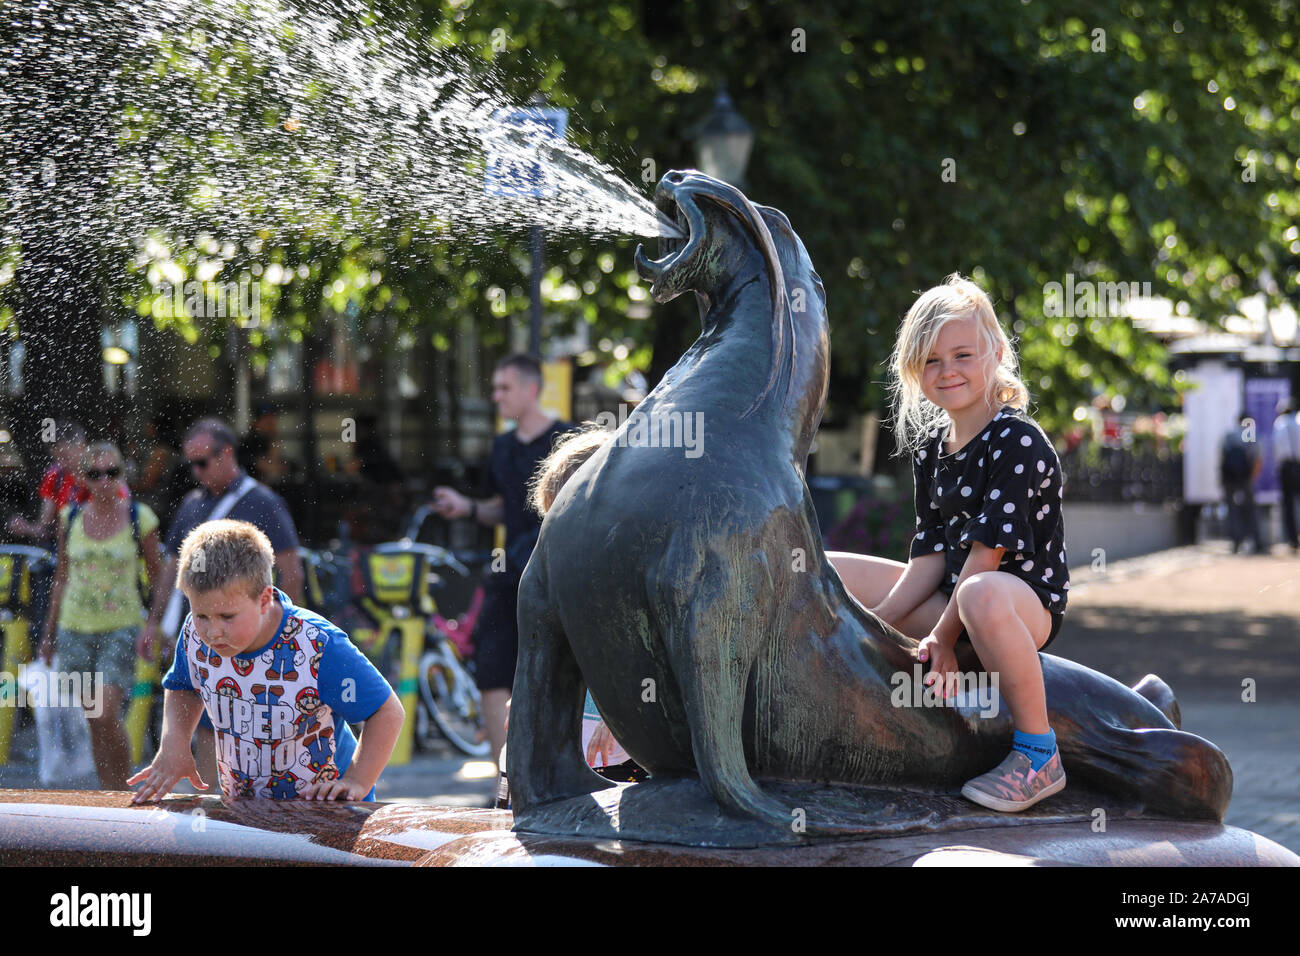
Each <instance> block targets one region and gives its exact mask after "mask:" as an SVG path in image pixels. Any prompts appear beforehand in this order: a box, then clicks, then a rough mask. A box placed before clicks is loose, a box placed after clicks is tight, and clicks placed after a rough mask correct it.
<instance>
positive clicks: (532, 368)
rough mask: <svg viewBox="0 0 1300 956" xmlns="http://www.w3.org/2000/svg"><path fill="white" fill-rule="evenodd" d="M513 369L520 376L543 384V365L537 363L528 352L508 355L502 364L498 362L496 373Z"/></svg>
mask: <svg viewBox="0 0 1300 956" xmlns="http://www.w3.org/2000/svg"><path fill="white" fill-rule="evenodd" d="M507 368H513V369H514V370H515V371H517V372H518V373H519V374H520V375H522V376H525V377H526V378H528V379H529V380H531V381H534V382H536V383H537V384H538V385H540V384H542V363H541V362H539V361H537V359H535V358H533V357H532V356H531V355H529V354H528V353H527V352H516V353H515V354H514V355H507V356H506V357H505V358H503V359H502V360H501V361H500V362H497V367H496V371H498V372H500V371H502V370H503V369H507Z"/></svg>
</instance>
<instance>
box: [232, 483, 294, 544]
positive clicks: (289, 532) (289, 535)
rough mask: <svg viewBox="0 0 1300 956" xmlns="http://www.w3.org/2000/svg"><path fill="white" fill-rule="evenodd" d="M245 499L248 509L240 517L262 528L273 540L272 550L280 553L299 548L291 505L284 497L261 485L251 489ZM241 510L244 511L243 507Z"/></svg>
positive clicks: (269, 539)
mask: <svg viewBox="0 0 1300 956" xmlns="http://www.w3.org/2000/svg"><path fill="white" fill-rule="evenodd" d="M244 501H246V502H247V503H248V509H247V512H244V513H242V514H241V516H240V517H241V518H242V520H244V521H249V522H251V523H252V524H255V525H257V527H258V528H260V529H261V530H262V533H263V534H265V535H266V537H267V540H268V541H270V542H271V550H272V551H274V552H275V553H276V554H279V553H280V552H282V551H296V550H297V549H298V532H297V531H296V530H295V529H294V526H293V516H292V515H290V514H289V506H288V505H286V504H285V503H284V499H283V498H281V497H280V496H279V495H277V494H276V493H275V492H274V491H271V490H270V489H269V488H263V487H259V488H255V489H253V490H252V491H250V492H249V493H248V495H247V497H246V498H245V499H244ZM240 503H241V504H243V503H244V502H240ZM240 510H241V512H243V509H240Z"/></svg>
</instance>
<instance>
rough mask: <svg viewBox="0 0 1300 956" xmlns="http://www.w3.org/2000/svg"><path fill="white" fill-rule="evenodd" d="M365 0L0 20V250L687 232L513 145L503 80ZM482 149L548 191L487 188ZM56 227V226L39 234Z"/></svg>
mask: <svg viewBox="0 0 1300 956" xmlns="http://www.w3.org/2000/svg"><path fill="white" fill-rule="evenodd" d="M409 31H410V28H409V26H407V25H403V24H401V23H399V22H397V21H379V20H377V19H376V18H375V16H374V14H373V13H372V12H370V11H369V10H367V9H366V8H365V7H364V6H362V5H361V4H360V3H359V2H358V0H338V2H337V5H336V8H335V10H334V12H333V13H332V14H331V13H325V12H319V11H318V10H317V8H316V7H315V6H313V7H310V8H309V7H308V6H306V5H305V0H304V5H302V6H298V5H296V4H295V3H294V2H291V0H121V2H119V3H118V4H116V5H112V6H108V7H106V8H104V11H103V13H102V14H100V13H98V12H97V15H96V16H95V17H93V18H92V17H91V16H89V15H88V14H87V12H86V11H85V9H84V8H81V7H79V6H78V5H77V4H75V3H69V2H62V3H60V2H59V0H5V2H4V4H3V6H0V157H3V159H2V160H0V161H3V162H5V163H6V164H7V168H6V171H7V172H8V173H10V175H9V176H8V177H7V181H6V184H5V187H4V189H3V192H2V193H0V201H3V207H4V215H3V219H2V220H0V251H2V250H3V248H6V247H14V246H16V245H18V244H24V245H31V244H33V243H69V244H73V243H76V244H82V245H86V244H92V245H99V246H111V247H123V248H125V247H134V248H136V249H139V250H141V252H140V257H141V258H140V259H139V263H144V262H147V261H148V260H149V259H150V258H151V256H153V254H154V253H156V252H158V250H162V252H166V247H167V245H168V244H170V243H186V242H200V243H201V242H207V243H208V244H210V245H213V246H214V247H220V248H229V247H230V246H231V244H244V245H246V246H247V247H248V248H250V249H254V248H257V247H259V246H260V244H261V243H262V242H263V241H271V242H288V241H293V239H294V238H296V237H307V238H310V239H313V240H317V241H319V240H322V239H324V240H334V241H337V242H339V243H347V242H349V241H352V240H354V239H356V238H357V237H365V236H376V235H391V234H393V233H395V232H398V231H406V232H409V233H410V234H411V235H412V236H417V237H419V236H423V237H425V238H435V239H436V238H445V239H448V240H452V241H457V242H471V243H472V242H479V241H485V240H486V239H488V238H489V237H491V236H492V234H493V233H494V232H498V231H500V230H502V229H518V228H520V227H524V226H529V225H540V226H544V227H546V228H547V229H548V230H552V231H555V232H561V233H581V234H583V235H588V236H613V235H620V234H628V233H631V234H635V235H642V236H654V235H660V234H676V235H678V236H680V232H679V231H678V230H677V228H676V226H675V225H674V224H672V223H671V222H668V221H667V220H665V219H663V218H661V217H659V216H658V215H657V213H656V211H655V209H654V206H653V204H652V203H651V202H650V201H649V200H648V199H647V198H646V197H645V196H644V195H643V194H642V193H641V192H640V191H639V190H638V189H637V188H636V187H635V186H634V185H632V184H631V183H630V182H628V180H627V179H626V178H624V177H623V176H621V175H620V174H619V173H618V172H617V171H616V170H615V169H613V168H612V167H611V166H610V165H608V164H606V163H603V162H601V161H600V160H598V159H596V158H594V157H593V156H591V155H590V154H588V153H586V152H585V151H583V150H581V149H579V148H578V147H577V146H576V145H574V144H573V143H570V142H567V141H552V142H549V143H546V144H544V145H542V146H538V145H537V144H535V143H533V142H530V141H529V140H528V138H526V137H512V136H510V135H503V131H502V129H501V126H500V124H499V123H498V122H497V121H496V120H495V119H494V118H493V114H494V113H495V112H496V111H498V110H499V109H501V108H502V107H507V106H510V105H511V103H510V98H509V97H508V96H507V95H506V94H505V93H504V92H503V89H502V84H501V82H500V80H499V79H498V77H497V76H496V74H495V73H494V71H493V69H492V68H491V67H490V66H488V65H485V64H484V63H483V62H482V61H481V60H478V59H476V58H475V57H473V56H471V55H469V54H468V53H466V52H464V51H461V50H457V49H454V48H443V49H439V48H438V47H436V46H435V45H434V44H433V43H432V42H430V40H429V38H427V37H424V38H421V37H419V36H417V35H415V34H414V33H413V32H409ZM489 152H492V153H493V154H494V155H496V156H498V157H500V158H501V159H502V160H503V161H506V162H509V163H513V164H527V163H534V164H536V165H537V166H538V167H539V168H540V169H542V170H543V172H544V175H545V181H546V183H547V186H548V189H547V194H546V195H545V196H540V197H535V198H534V197H528V198H524V197H506V196H494V195H490V194H489V193H488V192H487V191H485V188H484V175H485V163H486V161H487V156H488V154H489ZM51 223H53V224H55V226H56V228H55V229H53V230H51V229H50V228H49V227H50V224H51Z"/></svg>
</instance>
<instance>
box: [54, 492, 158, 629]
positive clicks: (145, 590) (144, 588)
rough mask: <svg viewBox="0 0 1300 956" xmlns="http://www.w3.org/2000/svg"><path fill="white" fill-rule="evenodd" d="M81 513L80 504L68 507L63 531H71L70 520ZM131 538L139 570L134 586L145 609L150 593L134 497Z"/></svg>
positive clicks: (147, 605) (138, 507) (138, 511)
mask: <svg viewBox="0 0 1300 956" xmlns="http://www.w3.org/2000/svg"><path fill="white" fill-rule="evenodd" d="M80 513H81V504H80V503H78V504H74V505H73V506H72V507H71V508H69V509H68V524H67V528H66V529H65V532H66V533H67V534H71V533H72V522H74V521H76V520H77V515H78V514H80ZM131 540H132V541H134V542H135V554H136V558H137V559H138V560H137V562H136V563H137V564H138V565H139V571H138V573H137V574H136V578H135V586H136V590H137V591H138V592H139V593H140V603H141V605H143V606H144V607H145V608H146V609H148V607H149V598H150V597H151V596H152V595H151V589H150V584H151V583H152V582H150V581H149V573H148V566H147V565H146V564H145V562H144V546H143V545H142V544H141V542H140V505H139V504H138V503H136V501H135V500H134V499H132V501H131Z"/></svg>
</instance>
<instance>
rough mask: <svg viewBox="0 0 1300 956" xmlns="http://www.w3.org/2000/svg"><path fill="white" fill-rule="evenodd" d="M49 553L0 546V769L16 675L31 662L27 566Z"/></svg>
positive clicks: (13, 711)
mask: <svg viewBox="0 0 1300 956" xmlns="http://www.w3.org/2000/svg"><path fill="white" fill-rule="evenodd" d="M49 556H50V555H49V552H47V551H43V550H41V549H40V548H32V547H28V546H26V545H0V633H3V635H4V652H3V654H0V767H3V766H4V765H5V764H7V763H8V762H9V751H10V749H11V747H12V745H13V732H14V718H15V716H16V715H17V713H18V673H19V671H20V669H21V668H22V666H23V665H24V664H27V663H29V662H30V661H31V659H32V642H31V628H30V625H29V624H28V621H27V618H26V617H25V616H24V612H25V611H26V609H27V608H29V607H30V606H31V603H32V584H31V565H32V563H33V562H34V561H36V560H40V559H48V558H49Z"/></svg>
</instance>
